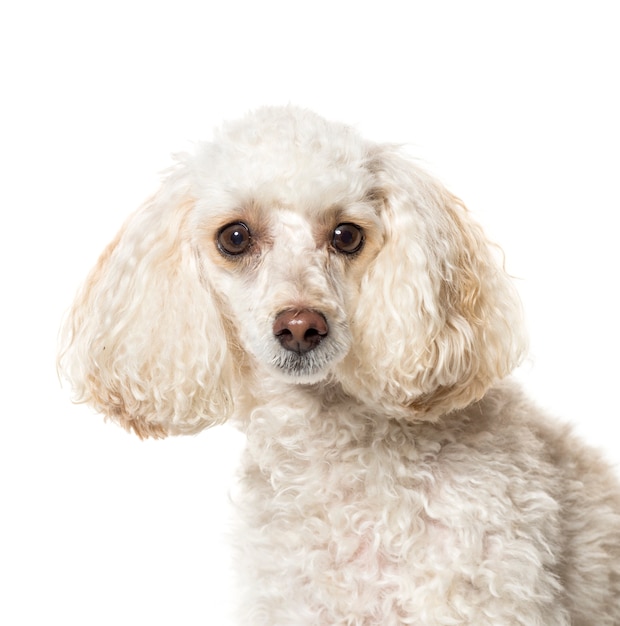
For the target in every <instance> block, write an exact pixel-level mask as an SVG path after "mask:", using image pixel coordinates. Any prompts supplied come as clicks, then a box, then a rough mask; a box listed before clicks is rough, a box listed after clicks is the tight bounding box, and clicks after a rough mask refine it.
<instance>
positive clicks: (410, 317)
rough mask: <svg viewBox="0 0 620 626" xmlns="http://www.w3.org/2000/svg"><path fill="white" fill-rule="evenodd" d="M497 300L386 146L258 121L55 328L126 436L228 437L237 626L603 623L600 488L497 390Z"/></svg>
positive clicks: (510, 301)
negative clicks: (237, 447)
mask: <svg viewBox="0 0 620 626" xmlns="http://www.w3.org/2000/svg"><path fill="white" fill-rule="evenodd" d="M520 328H521V317H520V307H519V303H518V299H517V297H516V295H515V293H514V291H513V288H512V286H511V285H510V282H509V280H508V279H507V277H506V276H505V274H504V272H503V271H502V270H501V269H500V268H499V267H498V265H497V264H496V262H495V260H494V259H493V256H492V254H491V250H490V247H489V246H488V244H487V242H486V240H485V239H484V236H483V234H482V232H481V231H480V229H479V228H478V227H477V226H476V225H475V224H474V223H473V222H472V220H471V218H470V217H469V215H468V213H467V212H466V210H465V209H464V207H463V206H462V205H461V204H460V202H459V201H458V200H457V199H456V198H454V197H453V196H452V195H450V194H449V193H448V192H447V191H446V190H445V189H443V187H441V185H439V184H438V183H437V182H436V181H434V180H433V179H432V178H430V177H428V176H427V175H425V174H424V173H423V172H421V171H420V170H419V169H418V168H417V167H416V166H415V165H413V164H411V163H410V162H408V161H407V160H406V159H404V158H403V157H402V156H400V154H399V153H398V152H397V151H396V150H395V149H394V148H392V147H389V146H380V145H376V144H372V143H369V142H365V141H363V140H362V139H360V138H359V137H358V136H357V135H356V134H355V133H354V132H353V131H351V129H348V128H347V127H344V126H341V125H338V124H330V123H328V122H325V121H324V120H322V119H320V118H318V117H317V116H314V115H312V114H310V113H308V112H304V111H300V110H298V109H294V108H284V109H263V110H261V111H259V112H257V113H256V114H254V115H253V116H250V117H249V118H247V119H245V120H243V121H242V122H240V123H237V124H233V125H230V126H228V127H226V128H225V130H224V131H222V133H220V135H219V136H218V137H217V140H216V141H215V142H213V143H210V144H205V145H203V146H201V148H200V149H199V151H198V152H197V154H196V155H195V156H192V157H190V156H185V157H184V158H183V159H182V162H181V164H180V165H179V166H178V167H177V169H176V170H174V171H173V172H171V174H170V175H169V177H168V179H167V180H166V182H165V183H164V186H163V187H162V190H161V191H160V192H159V194H158V195H157V196H156V197H155V198H153V199H152V200H151V201H150V202H149V203H147V205H146V206H145V207H144V208H143V209H141V210H140V211H139V212H138V213H136V214H135V215H134V216H133V217H132V218H131V219H130V221H129V222H128V223H127V225H126V226H125V228H124V229H123V230H122V231H121V233H120V234H119V236H118V238H117V240H116V241H115V242H114V243H113V244H112V245H111V246H110V247H109V249H108V250H107V251H106V252H105V253H104V255H103V256H102V258H101V260H100V262H99V264H98V266H97V267H96V268H95V270H94V271H93V273H92V274H91V277H90V278H89V280H88V281H87V283H86V285H85V287H84V288H83V290H82V292H81V293H80V295H79V296H78V298H77V300H76V303H75V305H74V308H73V311H72V313H71V315H70V317H69V318H68V322H67V325H66V328H65V331H64V337H65V345H64V347H63V350H62V354H61V367H62V369H63V371H64V372H65V373H66V375H67V377H68V378H69V379H70V380H71V381H72V382H73V384H74V386H75V388H76V391H77V394H78V399H79V400H82V401H87V402H90V403H91V404H92V405H94V406H95V407H96V408H97V409H99V410H101V411H102V412H104V413H106V414H107V415H109V416H110V417H112V418H113V419H115V420H117V421H118V422H119V423H121V424H122V425H124V426H125V427H127V428H130V429H133V430H135V431H136V432H137V433H138V434H139V435H140V436H149V435H152V436H164V435H166V434H179V433H193V432H197V431H199V430H201V429H202V428H205V427H207V426H210V425H212V424H214V423H218V422H222V421H224V420H226V419H231V420H234V421H235V422H236V424H237V425H238V426H239V427H240V428H241V429H242V430H244V431H245V432H246V434H247V439H248V446H247V453H246V455H245V461H244V465H243V469H242V475H241V487H242V489H241V493H240V494H239V496H238V497H237V500H238V501H239V507H240V512H241V520H242V523H243V526H242V528H241V529H240V532H239V537H240V540H241V542H240V555H239V560H240V561H242V566H241V567H240V572H242V576H241V577H242V579H244V588H245V600H244V601H243V603H242V606H243V609H242V617H241V623H243V624H251V625H259V624H261V625H265V626H274V625H282V626H284V625H295V626H301V625H308V626H310V625H312V626H314V625H328V624H341V625H349V626H354V625H355V626H362V625H364V626H370V625H381V626H390V625H394V626H396V625H398V624H417V625H425V626H435V625H445V626H448V625H456V624H476V625H477V626H485V625H488V626H491V625H492V626H499V625H504V624H506V625H508V624H510V625H517V624H520V625H523V626H525V625H527V626H534V625H536V626H543V625H544V626H559V625H564V626H568V625H572V626H585V625H586V624H587V625H596V626H612V625H617V624H620V495H619V494H620V489H619V488H618V486H617V483H616V480H615V478H614V476H613V475H612V473H611V471H610V470H609V469H608V468H607V467H606V466H605V465H604V464H603V463H600V462H599V461H598V458H597V455H596V454H595V453H594V452H592V451H590V450H589V449H587V448H585V447H584V446H582V445H580V444H579V443H578V442H577V441H576V440H575V438H574V437H573V436H572V435H571V434H570V433H569V432H568V431H567V430H566V429H565V428H563V427H561V426H559V425H556V424H554V423H553V422H551V421H549V420H548V419H546V418H545V417H544V416H543V415H541V413H540V412H539V411H538V410H537V409H535V408H533V407H532V406H531V405H530V404H528V402H527V401H526V400H525V399H523V398H522V396H521V394H520V392H519V391H518V389H517V388H516V387H515V386H513V385H512V384H511V383H506V382H503V383H500V382H499V381H500V380H501V379H502V378H504V377H505V376H506V375H507V374H509V372H510V371H511V370H512V369H513V368H514V366H515V365H516V364H517V363H518V361H519V359H520V358H521V356H522V354H523V350H524V341H523V338H522V334H521V330H520Z"/></svg>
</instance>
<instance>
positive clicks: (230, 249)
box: [217, 222, 252, 256]
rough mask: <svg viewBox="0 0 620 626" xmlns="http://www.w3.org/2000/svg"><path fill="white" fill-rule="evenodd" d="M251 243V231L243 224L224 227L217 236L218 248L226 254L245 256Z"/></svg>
mask: <svg viewBox="0 0 620 626" xmlns="http://www.w3.org/2000/svg"><path fill="white" fill-rule="evenodd" d="M251 243H252V235H251V233H250V229H249V228H248V227H247V226H246V225H245V224H244V223H242V222H237V223H235V224H228V226H224V228H222V229H221V230H220V232H219V233H218V235H217V246H218V248H219V249H220V250H221V251H222V252H223V253H224V254H229V255H233V256H237V255H238V254H243V253H244V252H245V251H246V250H247V249H248V248H249V247H250V244H251Z"/></svg>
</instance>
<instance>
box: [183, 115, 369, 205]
mask: <svg viewBox="0 0 620 626" xmlns="http://www.w3.org/2000/svg"><path fill="white" fill-rule="evenodd" d="M367 161H368V149H367V144H366V143H365V142H363V141H362V140H361V139H360V138H359V137H358V136H357V134H356V133H354V132H353V131H352V130H351V129H349V128H348V127H345V126H340V125H337V124H331V123H328V122H325V121H324V120H322V119H321V118H314V117H311V118H309V119H305V118H303V119H297V118H294V119H291V118H290V116H289V117H287V118H286V120H285V121H282V120H280V123H276V121H274V119H273V118H272V117H269V118H267V119H266V120H265V119H258V120H256V119H250V120H246V123H245V124H241V123H239V124H236V125H232V126H231V127H230V128H225V129H224V130H223V131H221V132H220V133H219V134H218V135H216V138H215V140H214V141H213V142H210V143H207V144H203V145H202V148H201V150H200V151H199V154H198V155H197V160H196V162H195V168H194V174H195V184H196V186H197V187H198V195H199V196H200V197H203V198H204V197H205V196H206V195H212V194H219V195H220V196H222V195H228V196H229V198H230V200H231V201H232V202H247V201H248V200H250V199H251V200H254V201H257V202H261V203H268V204H270V203H275V204H278V205H282V206H289V207H297V208H303V207H307V208H308V209H310V210H317V209H320V208H322V207H325V206H326V205H334V204H339V203H349V202H352V201H358V200H360V199H361V198H362V197H363V196H364V194H365V193H366V191H367V189H368V188H370V187H371V186H372V175H371V172H370V170H369V168H368V167H367Z"/></svg>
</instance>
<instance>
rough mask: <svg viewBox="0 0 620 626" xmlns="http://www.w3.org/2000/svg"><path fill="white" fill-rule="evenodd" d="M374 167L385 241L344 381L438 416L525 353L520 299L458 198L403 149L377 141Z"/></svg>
mask: <svg viewBox="0 0 620 626" xmlns="http://www.w3.org/2000/svg"><path fill="white" fill-rule="evenodd" d="M369 167H370V169H371V170H372V171H373V172H374V174H375V176H376V180H377V190H376V191H374V192H373V197H375V198H376V200H377V202H379V203H381V204H382V206H380V207H379V212H380V215H381V219H382V221H383V224H384V230H385V233H384V243H383V246H382V248H381V250H380V251H379V253H378V255H377V256H376V258H375V259H374V261H372V262H371V263H370V265H369V267H368V269H367V272H366V274H365V276H364V277H363V279H362V285H361V289H360V296H359V301H358V302H357V305H356V310H355V312H354V317H353V320H352V324H351V327H352V332H353V333H354V341H353V346H354V347H353V349H352V351H351V354H350V355H349V357H348V359H347V362H346V364H345V368H346V370H347V375H346V376H345V387H347V388H349V387H350V391H352V392H354V393H355V394H356V395H358V396H359V394H360V393H361V394H364V395H365V396H366V397H365V398H364V399H365V401H366V402H369V401H374V402H376V403H378V404H379V405H383V406H386V403H389V404H391V405H392V406H394V405H395V406H398V407H399V408H401V409H404V410H405V412H406V413H408V414H409V416H411V417H414V418H417V417H419V418H422V419H432V417H433V416H437V415H440V414H442V413H446V412H448V411H451V410H455V409H458V408H462V407H464V406H467V405H468V404H470V403H472V402H474V401H476V400H478V399H480V398H481V397H482V396H483V395H484V393H485V391H486V390H487V389H488V388H489V387H490V386H491V385H492V384H493V383H495V382H496V381H498V380H499V379H501V378H503V377H504V376H506V375H507V374H508V373H509V372H510V371H511V370H512V369H513V368H514V367H515V366H516V365H517V364H518V363H519V361H520V360H521V358H522V355H523V353H524V350H525V344H526V341H525V337H524V334H523V332H522V326H523V324H522V311H521V304H520V300H519V298H518V296H517V293H516V291H515V289H514V287H513V285H512V284H511V281H510V279H509V277H508V276H507V274H506V273H505V271H504V270H503V269H502V267H501V265H500V264H499V263H498V262H497V260H496V259H495V258H494V254H493V252H494V251H497V250H494V247H493V246H492V245H490V244H489V243H488V241H487V240H486V237H485V236H484V234H483V232H482V230H481V228H480V227H479V226H478V225H477V224H476V223H475V222H474V221H473V219H472V218H471V216H470V215H469V213H468V211H467V209H466V208H465V207H464V206H463V204H462V203H461V202H460V201H459V200H458V199H457V198H455V197H454V196H453V195H451V194H450V193H449V192H448V191H447V190H446V189H445V188H444V187H443V186H442V185H441V184H439V183H438V182H437V181H435V180H434V179H433V178H432V177H430V176H429V175H427V174H425V173H424V172H423V171H421V170H420V169H419V168H418V167H417V166H416V165H414V164H413V163H411V162H409V161H408V160H407V159H405V158H404V157H402V156H401V155H400V154H399V153H398V152H397V151H396V150H395V149H392V148H383V147H381V148H378V149H377V151H376V153H375V154H374V155H373V158H372V161H371V163H370V166H369Z"/></svg>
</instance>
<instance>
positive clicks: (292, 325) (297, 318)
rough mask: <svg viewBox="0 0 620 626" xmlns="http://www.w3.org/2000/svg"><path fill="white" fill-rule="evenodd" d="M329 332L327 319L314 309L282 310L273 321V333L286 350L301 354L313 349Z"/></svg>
mask: <svg viewBox="0 0 620 626" xmlns="http://www.w3.org/2000/svg"><path fill="white" fill-rule="evenodd" d="M328 332H329V328H328V326H327V321H326V320H325V318H324V317H323V316H322V315H321V314H320V313H317V312H316V311H310V310H308V309H303V310H301V311H284V312H282V313H280V314H279V315H278V316H277V317H276V320H275V322H274V323H273V334H274V335H275V336H276V337H277V338H278V340H279V341H280V344H281V345H282V347H283V348H285V349H286V350H290V351H291V352H297V354H303V353H304V352H310V350H314V348H316V347H317V346H318V345H319V343H321V341H322V340H323V339H325V337H327V334H328Z"/></svg>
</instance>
